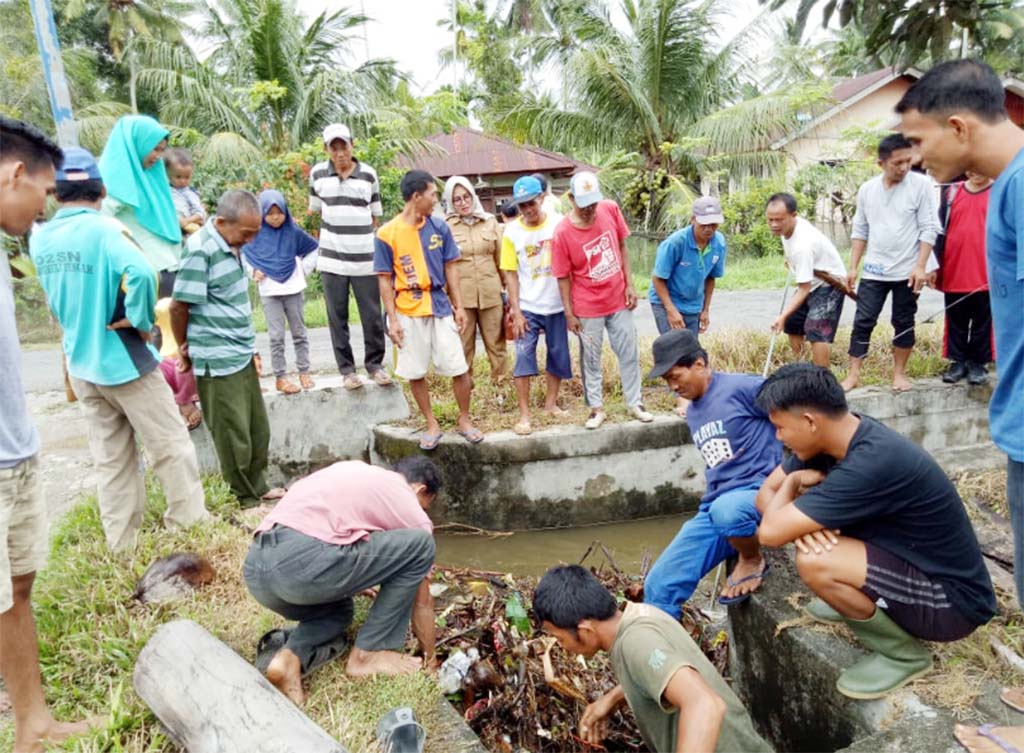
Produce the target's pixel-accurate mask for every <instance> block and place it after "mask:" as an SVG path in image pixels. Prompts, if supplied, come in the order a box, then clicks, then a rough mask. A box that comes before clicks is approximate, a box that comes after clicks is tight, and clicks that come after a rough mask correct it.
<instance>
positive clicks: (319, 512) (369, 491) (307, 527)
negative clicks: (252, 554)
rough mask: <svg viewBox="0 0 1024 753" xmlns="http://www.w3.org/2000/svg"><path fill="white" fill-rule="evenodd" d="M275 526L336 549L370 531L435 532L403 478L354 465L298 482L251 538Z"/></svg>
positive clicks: (330, 469)
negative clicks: (416, 529)
mask: <svg viewBox="0 0 1024 753" xmlns="http://www.w3.org/2000/svg"><path fill="white" fill-rule="evenodd" d="M275 525H282V526H287V527H288V528H291V529H292V530H295V531H298V532H299V533H304V534H306V535H307V536H312V537H313V538H315V539H319V540H320V541H324V542H326V543H328V544H337V545H338V546H347V545H349V544H354V543H355V542H357V541H362V540H363V539H366V538H369V536H370V534H371V533H373V532H374V531H394V530H397V529H400V528H422V529H423V530H424V531H427V532H428V533H433V532H434V526H433V524H432V523H431V522H430V518H428V517H427V514H426V513H425V512H424V511H423V508H422V507H420V503H419V500H417V498H416V493H415V492H414V491H413V490H412V489H411V488H409V483H408V482H407V481H406V480H405V477H403V476H402V475H400V474H398V473H395V472H394V471H389V470H385V469H384V468H378V467H376V466H373V465H367V464H366V463H363V462H361V461H359V460H347V461H344V462H341V463H335V464H334V465H331V466H328V467H327V468H324V469H323V470H320V471H317V472H316V473H314V474H312V475H310V476H307V477H306V478H304V479H302V480H301V481H297V482H296V483H295V484H294V485H293V486H292V487H291V488H290V489H289V490H288V493H287V494H285V495H284V497H283V498H282V499H281V501H280V502H278V503H277V505H276V506H275V507H274V509H273V510H271V511H270V514H268V515H267V517H265V518H264V519H263V522H262V523H260V526H259V528H257V529H256V533H262V532H263V531H269V530H270V529H271V528H273V527H274V526H275Z"/></svg>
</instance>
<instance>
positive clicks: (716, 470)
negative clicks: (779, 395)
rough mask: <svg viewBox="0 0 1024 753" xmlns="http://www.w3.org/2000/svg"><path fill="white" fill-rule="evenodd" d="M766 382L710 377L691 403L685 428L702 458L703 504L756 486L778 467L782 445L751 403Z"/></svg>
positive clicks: (742, 377)
mask: <svg viewBox="0 0 1024 753" xmlns="http://www.w3.org/2000/svg"><path fill="white" fill-rule="evenodd" d="M763 382H764V380H763V379H762V378H761V377H757V376H750V375H748V374H723V373H721V372H718V371H716V372H714V373H713V374H712V375H711V384H710V385H708V389H707V392H705V393H704V394H703V395H702V396H701V397H700V399H699V400H694V401H693V402H692V403H690V407H689V409H688V410H687V412H686V424H687V425H688V426H689V427H690V435H691V436H692V437H693V443H694V444H695V445H697V449H698V450H700V454H701V455H702V456H703V457H704V462H705V463H706V464H707V470H706V471H705V472H704V476H705V478H706V479H707V491H705V493H704V498H703V501H704V502H710V501H711V500H713V499H715V498H716V497H718V496H719V495H720V494H723V493H724V492H727V491H730V490H732V489H739V488H741V487H745V486H756V485H760V484H761V483H762V482H763V481H764V480H765V479H766V478H767V477H768V474H770V473H771V472H772V471H773V470H775V468H776V466H778V465H779V463H781V462H782V443H781V442H779V440H778V439H776V438H775V427H774V426H773V425H772V422H771V421H769V420H768V414H766V413H765V412H764V411H762V410H761V409H760V408H758V407H757V404H756V403H755V402H754V400H755V398H756V397H757V392H758V390H759V389H761V384H762V383H763Z"/></svg>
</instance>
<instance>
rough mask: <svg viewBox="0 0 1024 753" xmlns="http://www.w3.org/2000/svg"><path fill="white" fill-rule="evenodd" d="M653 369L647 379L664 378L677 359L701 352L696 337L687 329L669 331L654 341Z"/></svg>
mask: <svg viewBox="0 0 1024 753" xmlns="http://www.w3.org/2000/svg"><path fill="white" fill-rule="evenodd" d="M651 349H652V350H653V351H654V368H652V369H651V371H650V372H649V373H648V374H647V378H648V379H657V378H658V377H661V376H664V375H665V373H666V372H667V371H668V370H669V369H671V368H672V367H673V366H675V365H676V363H678V362H679V359H681V358H685V357H686V356H692V355H695V354H697V353H698V352H700V351H701V350H702V348H701V347H700V342H698V340H697V336H696V335H695V334H693V333H692V332H691V331H690V330H688V329H670V330H669V331H668V332H666V333H665V334H664V335H661V336H660V337H659V338H658V339H657V340H655V341H654V345H653V346H652V348H651Z"/></svg>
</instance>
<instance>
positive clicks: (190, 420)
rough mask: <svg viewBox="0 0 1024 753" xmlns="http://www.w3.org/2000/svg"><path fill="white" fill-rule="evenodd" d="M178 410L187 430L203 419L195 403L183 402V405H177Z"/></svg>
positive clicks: (197, 424)
mask: <svg viewBox="0 0 1024 753" xmlns="http://www.w3.org/2000/svg"><path fill="white" fill-rule="evenodd" d="M178 412H179V413H181V417H182V418H183V419H185V426H187V427H188V430H189V431H192V429H194V428H196V427H197V426H199V424H200V422H202V420H203V414H202V413H200V412H199V409H198V408H197V407H196V404H195V403H185V404H184V405H179V406H178Z"/></svg>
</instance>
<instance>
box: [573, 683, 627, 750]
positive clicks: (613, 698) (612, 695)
mask: <svg viewBox="0 0 1024 753" xmlns="http://www.w3.org/2000/svg"><path fill="white" fill-rule="evenodd" d="M625 700H626V694H625V693H624V692H623V691H622V686H621V685H616V686H615V687H614V688H612V689H611V690H609V691H608V692H607V693H605V694H604V695H603V696H601V697H600V698H598V699H597V700H596V701H594V702H593V703H591V704H589V705H588V706H587V707H586V708H585V709H583V716H581V717H580V737H581V738H583V740H584V742H587V743H589V744H590V745H599V744H600V743H601V741H602V740H604V739H605V738H606V737H607V736H608V717H609V716H611V715H612V714H613V713H615V709H617V708H618V707H619V706H620V705H621V704H622V702H623V701H625Z"/></svg>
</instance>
